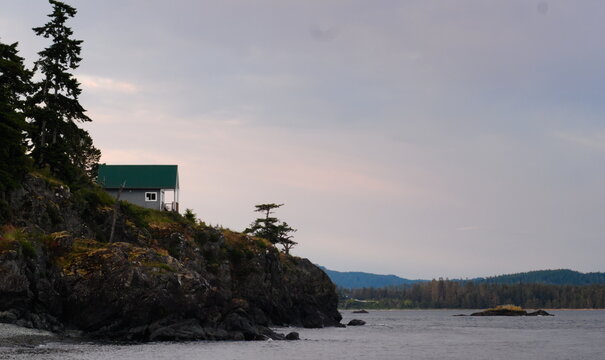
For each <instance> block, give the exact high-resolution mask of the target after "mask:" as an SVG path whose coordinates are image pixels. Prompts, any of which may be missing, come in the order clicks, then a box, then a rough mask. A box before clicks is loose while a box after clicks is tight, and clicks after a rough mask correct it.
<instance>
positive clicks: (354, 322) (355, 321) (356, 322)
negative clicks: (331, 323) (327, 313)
mask: <svg viewBox="0 0 605 360" xmlns="http://www.w3.org/2000/svg"><path fill="white" fill-rule="evenodd" d="M365 324H366V322H365V321H363V320H359V319H353V320H351V321H349V323H348V324H347V326H362V325H365Z"/></svg>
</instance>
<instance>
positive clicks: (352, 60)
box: [0, 0, 605, 278]
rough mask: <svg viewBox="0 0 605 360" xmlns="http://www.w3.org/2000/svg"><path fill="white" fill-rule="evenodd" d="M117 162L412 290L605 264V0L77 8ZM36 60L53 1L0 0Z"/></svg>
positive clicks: (87, 66)
mask: <svg viewBox="0 0 605 360" xmlns="http://www.w3.org/2000/svg"><path fill="white" fill-rule="evenodd" d="M68 3H69V4H71V5H73V6H75V7H76V8H77V9H78V14H77V15H76V17H75V18H74V19H72V20H71V22H70V23H69V24H70V25H71V26H72V28H73V30H74V33H75V37H76V38H78V39H82V40H84V43H83V51H82V55H83V61H82V63H81V66H80V68H79V69H78V70H77V77H78V78H79V80H80V82H81V83H82V88H83V94H82V96H81V103H82V105H83V106H84V107H85V108H86V109H87V110H88V114H89V116H90V117H91V118H92V119H93V122H92V123H90V124H88V125H86V128H87V129H88V130H89V131H90V133H91V135H92V136H93V138H94V140H95V144H96V146H97V147H98V148H100V149H101V151H102V152H103V157H102V162H105V163H107V164H178V165H179V171H180V181H181V208H182V209H184V208H192V209H194V211H195V212H196V213H197V214H198V217H200V218H201V219H202V220H204V221H206V222H207V223H210V224H213V225H216V224H220V225H222V226H224V227H228V228H231V229H233V230H240V231H241V230H243V229H244V228H245V227H246V226H247V225H248V224H249V223H250V222H252V220H253V219H254V218H255V216H256V214H255V213H254V212H253V208H254V205H255V204H259V203H266V202H275V203H285V205H284V207H283V208H281V209H279V211H278V212H277V214H276V215H277V217H279V218H280V219H283V220H285V221H287V222H288V223H289V224H290V225H291V226H293V227H294V228H297V229H298V232H297V233H296V234H295V235H296V236H295V240H296V241H298V242H299V245H298V247H296V248H295V249H294V250H293V252H294V254H296V255H298V256H303V257H308V258H310V259H311V260H312V261H313V262H315V263H318V264H321V265H324V266H326V267H328V268H330V269H334V270H340V271H352V270H355V271H367V272H375V273H392V274H396V275H399V276H402V277H407V278H434V277H440V276H442V277H449V278H455V277H475V276H485V275H495V274H501V273H513V272H521V271H528V270H536V269H548V268H551V269H554V268H571V269H575V270H580V271H604V270H605V267H604V265H603V254H605V241H604V240H605V239H604V237H605V221H604V220H605V219H604V215H605V166H603V165H604V160H605V46H603V34H605V21H604V17H603V14H605V2H602V1H597V0H595V1H589V0H584V1H548V2H544V1H539V2H538V1H527V0H520V1H513V0H507V1H489V2H486V1H482V0H477V1H426V0H418V1H386V0H385V1H383V0H376V1H365V0H363V1H361V0H360V1H354V0H348V1H344V0H343V1H339V0H334V1H325V0H321V1H319V0H318V1H314V0H305V1H302V0H301V1H285V0H279V1H278V0H266V1H256V0H239V1H238V0H220V1H218V0H217V1H198V0H180V1H159V0H138V1H134V0H103V1H75V0H70V1H68ZM0 5H1V6H0V41H2V42H4V43H12V42H15V41H18V42H19V49H20V51H21V55H22V56H24V57H25V58H26V59H27V61H28V63H29V64H31V63H32V62H33V61H34V60H35V59H36V56H37V55H36V52H38V51H40V50H41V49H43V48H44V47H45V46H47V45H48V42H47V40H45V39H42V38H37V37H36V36H35V35H34V33H33V32H32V31H31V28H32V27H34V26H40V25H42V24H44V23H45V22H46V21H47V20H46V14H48V13H49V12H50V9H51V7H50V5H49V4H48V3H47V2H45V1H41V0H36V1H18V0H13V1H11V0H0Z"/></svg>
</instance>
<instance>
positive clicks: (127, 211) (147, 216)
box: [120, 201, 191, 228]
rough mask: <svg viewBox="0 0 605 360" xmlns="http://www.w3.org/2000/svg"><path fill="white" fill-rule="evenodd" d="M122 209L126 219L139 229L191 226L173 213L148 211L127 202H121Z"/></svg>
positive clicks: (177, 214)
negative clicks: (175, 225) (153, 226)
mask: <svg viewBox="0 0 605 360" xmlns="http://www.w3.org/2000/svg"><path fill="white" fill-rule="evenodd" d="M120 209H121V210H122V212H123V213H124V215H126V217H127V218H128V219H129V220H130V221H132V222H133V223H134V225H136V226H138V227H144V228H149V227H150V226H151V225H156V226H158V225H160V226H161V225H169V224H178V225H191V222H190V221H188V220H187V219H185V218H184V217H183V216H182V215H181V214H179V213H177V212H173V211H160V210H154V209H147V208H144V207H141V206H138V205H135V204H131V203H129V202H127V201H120Z"/></svg>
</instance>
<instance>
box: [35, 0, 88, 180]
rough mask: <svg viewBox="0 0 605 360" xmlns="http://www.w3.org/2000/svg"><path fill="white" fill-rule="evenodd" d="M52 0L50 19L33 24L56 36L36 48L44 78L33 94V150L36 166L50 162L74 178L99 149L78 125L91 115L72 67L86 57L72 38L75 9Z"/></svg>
mask: <svg viewBox="0 0 605 360" xmlns="http://www.w3.org/2000/svg"><path fill="white" fill-rule="evenodd" d="M49 2H50V4H51V5H52V6H53V11H52V13H50V14H49V15H48V16H49V17H50V21H49V22H48V23H46V24H45V25H44V26H41V27H36V28H34V29H33V30H34V32H35V33H36V35H39V36H43V37H45V38H50V39H52V44H51V45H50V46H49V47H47V48H46V49H44V50H43V51H41V52H39V53H38V55H40V58H39V59H38V61H36V62H35V67H34V70H36V71H39V72H40V73H41V75H42V80H41V81H39V82H37V83H36V91H35V93H34V95H33V97H32V103H33V106H32V112H31V118H32V125H33V132H32V136H31V138H32V142H33V145H34V148H33V151H32V156H33V158H34V160H35V161H36V164H37V165H38V166H40V167H44V166H49V167H50V169H51V170H52V171H53V173H54V174H55V175H57V176H60V177H62V178H63V179H65V180H68V181H70V182H74V181H78V180H81V178H82V177H83V175H87V173H88V172H90V171H92V170H93V169H94V166H95V163H96V162H98V159H99V157H100V151H99V150H98V149H96V148H95V147H94V146H93V144H92V139H91V138H90V135H89V134H88V132H86V131H85V130H83V129H81V128H79V127H78V125H77V123H79V122H88V121H91V119H90V118H89V117H88V116H86V114H85V111H86V110H84V108H83V107H82V105H80V102H79V101H78V97H79V95H80V93H81V92H82V90H81V89H80V83H79V82H78V81H77V79H76V78H75V77H74V76H73V75H72V74H71V73H70V72H69V71H70V70H75V69H77V68H78V66H79V63H80V61H81V60H82V58H81V57H80V51H81V44H82V40H75V39H73V38H72V35H73V31H72V30H71V28H69V27H67V26H66V21H67V20H68V19H69V18H71V17H73V16H75V14H76V9H75V8H73V7H71V6H69V5H67V4H64V3H62V2H60V1H56V0H49ZM83 166H84V168H83Z"/></svg>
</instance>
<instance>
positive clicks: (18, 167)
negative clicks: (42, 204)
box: [0, 42, 31, 198]
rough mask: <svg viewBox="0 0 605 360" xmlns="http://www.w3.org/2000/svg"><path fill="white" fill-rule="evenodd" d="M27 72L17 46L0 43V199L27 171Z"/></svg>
mask: <svg viewBox="0 0 605 360" xmlns="http://www.w3.org/2000/svg"><path fill="white" fill-rule="evenodd" d="M30 80H31V72H30V71H28V70H27V69H26V68H25V66H24V65H23V58H22V57H20V56H19V55H18V51H17V43H14V44H11V45H7V44H3V43H1V42H0V120H1V121H0V141H1V146H0V196H1V197H2V198H4V193H5V192H6V191H8V190H10V189H13V188H15V187H17V186H18V185H19V184H20V181H21V179H22V177H23V175H24V174H25V173H26V172H27V170H28V168H29V158H28V157H27V156H26V143H25V136H24V132H25V130H26V128H27V123H26V122H25V115H24V112H25V98H26V96H27V95H28V92H29V91H30V89H31V82H30Z"/></svg>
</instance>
